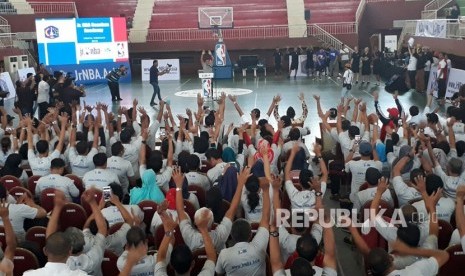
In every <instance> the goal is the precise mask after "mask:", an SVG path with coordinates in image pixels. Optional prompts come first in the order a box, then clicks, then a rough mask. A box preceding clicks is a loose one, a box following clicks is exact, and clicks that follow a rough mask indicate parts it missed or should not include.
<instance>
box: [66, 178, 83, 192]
mask: <svg viewBox="0 0 465 276" xmlns="http://www.w3.org/2000/svg"><path fill="white" fill-rule="evenodd" d="M65 176H66V177H67V178H69V179H71V180H73V182H74V186H76V188H77V189H78V190H79V196H81V195H82V193H84V191H85V190H86V189H85V188H84V184H83V183H82V179H81V178H80V177H79V176H77V175H74V174H67V175H65Z"/></svg>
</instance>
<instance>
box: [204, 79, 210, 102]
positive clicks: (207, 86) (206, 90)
mask: <svg viewBox="0 0 465 276" xmlns="http://www.w3.org/2000/svg"><path fill="white" fill-rule="evenodd" d="M202 90H203V96H204V97H205V98H208V97H210V93H211V91H212V80H211V79H203V80H202Z"/></svg>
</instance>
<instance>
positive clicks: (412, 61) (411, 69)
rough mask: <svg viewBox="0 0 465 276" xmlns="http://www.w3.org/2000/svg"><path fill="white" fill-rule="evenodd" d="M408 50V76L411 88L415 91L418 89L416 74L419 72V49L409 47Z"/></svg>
mask: <svg viewBox="0 0 465 276" xmlns="http://www.w3.org/2000/svg"><path fill="white" fill-rule="evenodd" d="M408 52H409V54H410V58H409V60H408V65H407V72H408V77H409V82H410V89H412V90H414V91H415V89H416V80H415V76H416V74H417V62H418V59H419V56H418V53H417V51H416V50H415V49H413V48H411V47H408Z"/></svg>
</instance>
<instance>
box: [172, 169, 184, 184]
mask: <svg viewBox="0 0 465 276" xmlns="http://www.w3.org/2000/svg"><path fill="white" fill-rule="evenodd" d="M172 178H173V181H174V183H175V184H176V188H182V185H183V183H184V174H183V173H182V172H181V169H180V168H175V169H174V170H173V176H172Z"/></svg>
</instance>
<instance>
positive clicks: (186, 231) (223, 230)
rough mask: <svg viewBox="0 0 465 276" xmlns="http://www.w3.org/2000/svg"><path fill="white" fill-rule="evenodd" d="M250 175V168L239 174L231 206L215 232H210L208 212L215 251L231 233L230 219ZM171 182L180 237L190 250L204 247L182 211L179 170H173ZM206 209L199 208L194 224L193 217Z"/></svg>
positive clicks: (182, 179) (218, 249) (211, 213)
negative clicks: (174, 185)
mask: <svg viewBox="0 0 465 276" xmlns="http://www.w3.org/2000/svg"><path fill="white" fill-rule="evenodd" d="M249 174H250V168H245V169H244V170H243V171H242V172H241V174H239V176H238V179H237V187H236V192H235V194H234V197H233V199H232V201H231V205H230V207H229V209H228V211H226V213H225V215H224V218H223V220H222V221H221V223H220V224H218V225H217V227H216V229H215V230H211V225H212V224H213V212H212V211H211V210H209V209H208V210H209V212H210V215H209V218H210V221H209V224H208V225H209V228H208V229H209V234H210V236H211V238H212V240H213V244H214V246H215V249H216V250H217V251H221V249H223V248H224V246H225V242H226V240H227V239H228V237H229V233H230V232H231V227H232V219H233V218H234V215H235V213H236V210H237V207H238V206H239V204H240V200H241V194H242V188H243V187H244V185H245V182H246V180H247V178H248V176H249ZM173 180H174V183H175V184H176V210H177V212H178V219H179V228H180V230H181V235H182V237H183V239H184V241H185V243H186V245H187V246H189V248H190V249H191V250H196V249H199V248H201V247H203V246H204V244H203V239H202V235H201V233H199V231H198V230H197V229H195V228H194V227H193V226H192V222H191V221H190V220H189V217H188V216H187V214H186V213H185V211H184V204H183V202H184V201H183V196H182V189H183V188H182V187H183V184H184V175H182V174H181V172H180V171H179V170H175V171H174V172H173ZM205 209H206V208H200V209H199V210H197V211H196V212H195V215H194V223H195V217H196V216H200V214H201V213H202V210H205Z"/></svg>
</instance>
